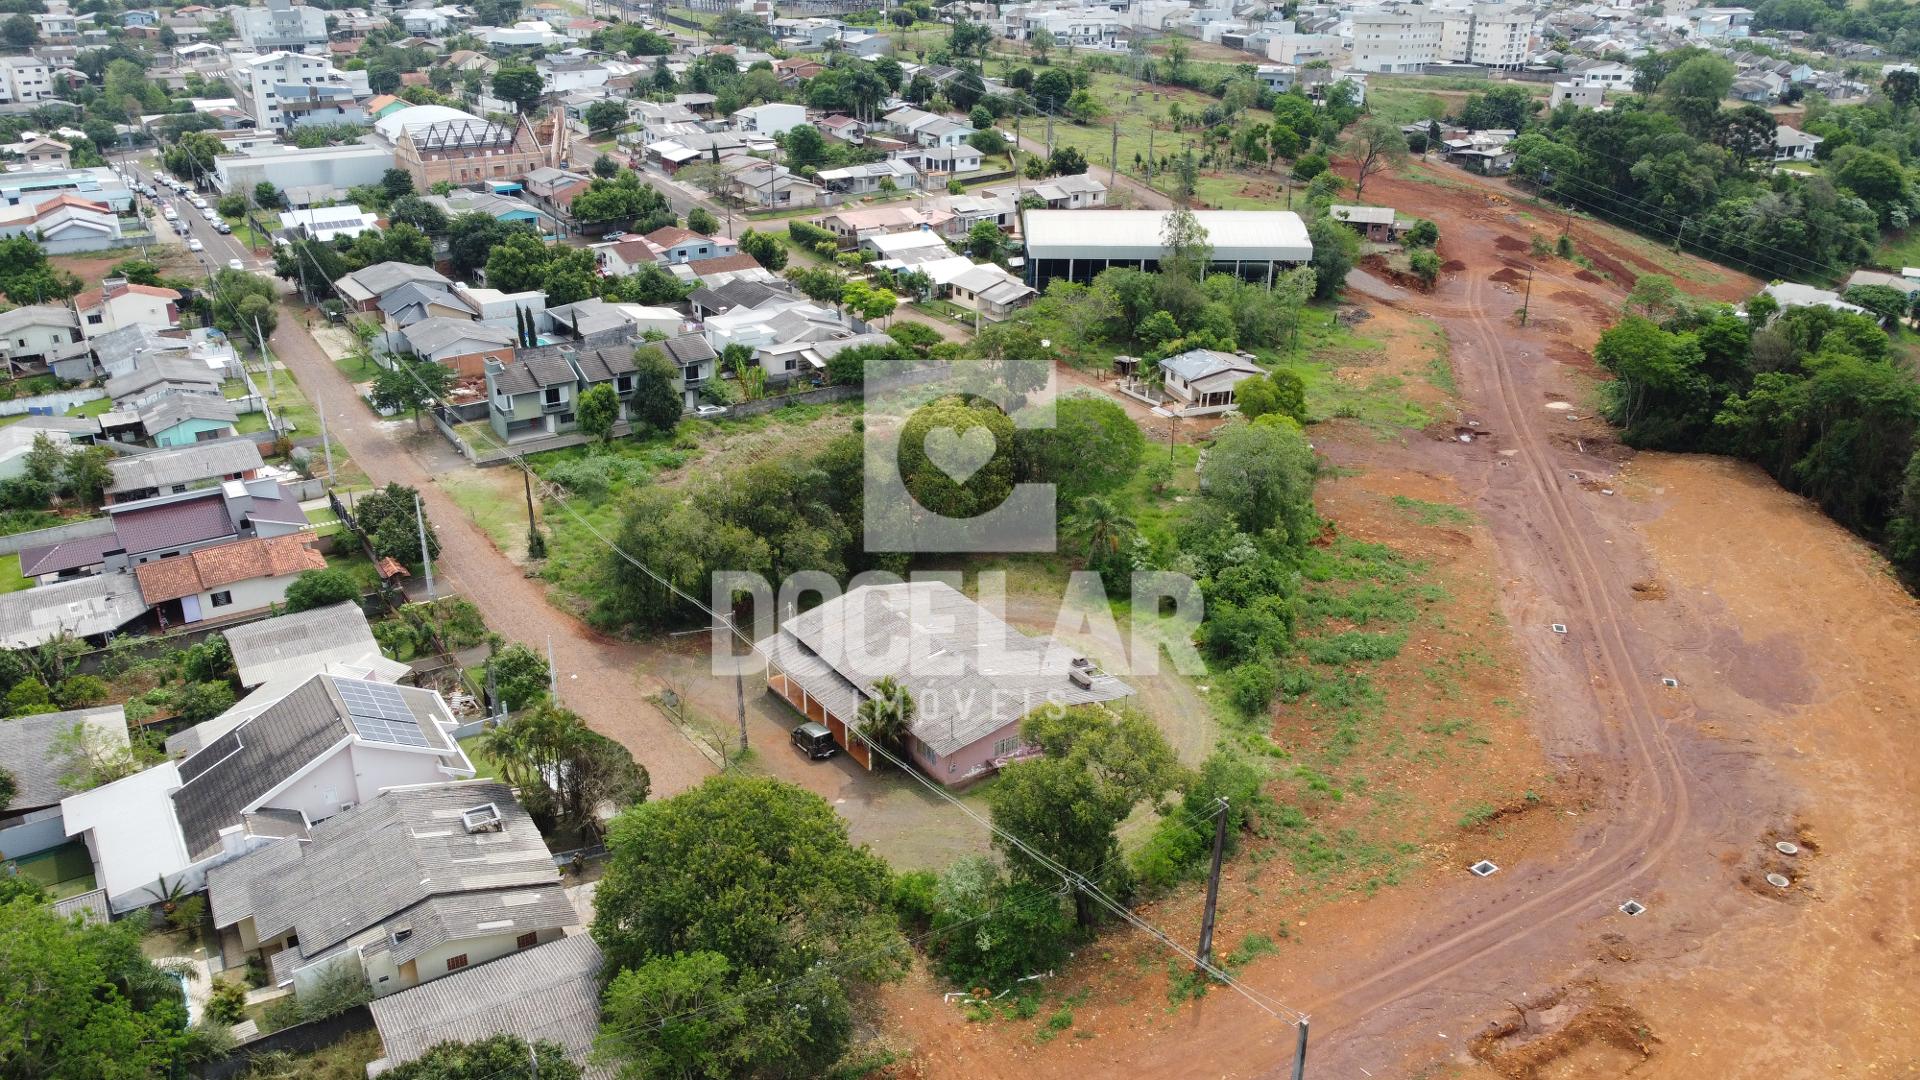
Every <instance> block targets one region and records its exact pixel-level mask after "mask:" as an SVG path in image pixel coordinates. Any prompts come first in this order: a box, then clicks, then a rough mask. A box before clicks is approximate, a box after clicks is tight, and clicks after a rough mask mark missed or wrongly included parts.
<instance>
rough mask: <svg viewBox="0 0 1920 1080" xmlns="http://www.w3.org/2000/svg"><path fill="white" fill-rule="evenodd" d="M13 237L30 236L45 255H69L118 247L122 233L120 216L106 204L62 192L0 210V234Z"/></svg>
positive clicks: (11, 175) (12, 177)
mask: <svg viewBox="0 0 1920 1080" xmlns="http://www.w3.org/2000/svg"><path fill="white" fill-rule="evenodd" d="M18 177H19V174H17V173H15V174H10V175H9V176H8V177H7V179H8V180H14V179H17V178H18ZM16 236H25V237H30V238H32V239H34V240H35V241H36V242H38V243H39V245H40V248H41V250H43V251H45V252H46V253H47V254H49V255H72V254H76V253H79V252H83V251H103V250H106V249H108V248H113V247H119V246H120V244H121V236H122V233H121V229H120V216H119V215H118V214H116V213H114V211H113V208H112V207H110V206H108V205H107V204H106V203H101V202H93V201H90V200H87V199H83V198H81V197H79V196H78V195H65V194H62V195H56V196H54V197H52V198H50V199H46V200H45V201H42V202H39V203H21V204H18V205H9V206H7V207H6V208H4V209H0V237H7V238H11V237H16Z"/></svg>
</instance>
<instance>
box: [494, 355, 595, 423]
mask: <svg viewBox="0 0 1920 1080" xmlns="http://www.w3.org/2000/svg"><path fill="white" fill-rule="evenodd" d="M485 372H486V379H487V422H488V423H489V424H491V425H492V426H493V431H494V434H495V435H497V436H499V437H500V439H501V441H502V442H509V443H511V442H515V441H518V440H521V439H529V438H546V437H548V436H551V435H559V434H564V433H566V432H569V431H573V430H575V429H576V428H578V427H579V426H580V425H579V419H578V415H577V413H576V408H577V400H578V395H579V392H580V386H579V376H578V374H577V373H576V372H575V371H574V370H573V365H571V364H569V363H568V362H567V361H566V359H565V358H564V357H561V356H557V355H556V356H540V357H529V358H527V359H524V360H503V359H500V358H497V357H492V356H489V357H487V359H486V366H485Z"/></svg>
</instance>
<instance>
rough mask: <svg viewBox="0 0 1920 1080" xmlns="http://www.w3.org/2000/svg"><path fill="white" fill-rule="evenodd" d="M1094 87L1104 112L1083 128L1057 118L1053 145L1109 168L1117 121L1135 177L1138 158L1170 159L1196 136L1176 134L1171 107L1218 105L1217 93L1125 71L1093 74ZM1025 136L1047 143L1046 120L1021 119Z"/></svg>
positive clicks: (1260, 119)
mask: <svg viewBox="0 0 1920 1080" xmlns="http://www.w3.org/2000/svg"><path fill="white" fill-rule="evenodd" d="M1089 90H1090V91H1091V92H1092V94H1093V97H1094V100H1095V101H1097V102H1099V104H1100V115H1099V116H1097V117H1096V118H1094V120H1093V122H1091V123H1089V124H1086V125H1084V126H1082V125H1079V124H1072V123H1066V122H1061V121H1055V123H1054V125H1053V144H1054V145H1055V146H1071V147H1074V148H1075V149H1078V150H1079V151H1080V153H1081V154H1083V155H1085V156H1086V159H1087V163H1088V164H1089V165H1091V166H1094V167H1096V169H1101V168H1105V167H1106V165H1107V163H1108V161H1109V159H1110V156H1111V155H1110V151H1111V149H1112V146H1113V125H1115V124H1116V123H1117V124H1118V125H1119V132H1120V145H1119V150H1120V171H1121V172H1125V173H1130V174H1133V175H1136V176H1137V175H1140V173H1141V169H1139V168H1136V167H1135V165H1134V160H1135V158H1136V156H1137V157H1138V158H1139V160H1140V161H1142V162H1145V161H1146V160H1147V158H1148V155H1149V152H1151V154H1152V156H1153V157H1155V158H1161V157H1169V156H1171V155H1173V154H1176V153H1179V152H1181V151H1182V150H1183V149H1184V148H1185V147H1186V145H1187V143H1188V142H1189V141H1192V140H1194V139H1195V137H1196V136H1195V133H1194V132H1192V131H1179V132H1176V131H1173V130H1172V129H1171V128H1170V127H1169V126H1168V122H1167V113H1168V106H1170V105H1173V104H1174V103H1176V102H1177V103H1178V104H1179V105H1180V109H1181V111H1182V113H1183V114H1193V115H1198V114H1199V113H1200V111H1201V110H1203V109H1205V108H1206V107H1207V106H1208V105H1211V104H1214V103H1215V102H1214V99H1213V98H1212V97H1210V96H1208V95H1206V94H1202V93H1200V92H1199V91H1197V90H1186V89H1182V88H1180V87H1177V86H1161V87H1149V86H1148V85H1147V84H1145V83H1142V82H1138V81H1136V80H1134V79H1130V78H1127V77H1126V76H1124V75H1111V74H1107V73H1105V72H1100V73H1096V74H1095V75H1094V76H1093V83H1092V85H1091V86H1090V87H1089ZM1270 119H1271V116H1270V115H1269V114H1267V113H1264V112H1260V111H1259V110H1257V109H1250V110H1248V111H1247V114H1246V117H1245V121H1246V122H1249V123H1253V122H1257V123H1265V122H1267V121H1268V120H1270ZM1020 134H1021V135H1022V136H1024V137H1026V138H1028V139H1032V140H1034V141H1035V142H1040V143H1043V144H1044V143H1045V141H1046V123H1045V121H1044V120H1034V119H1033V118H1031V117H1029V118H1027V120H1024V121H1022V122H1021V127H1020Z"/></svg>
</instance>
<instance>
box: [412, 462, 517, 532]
mask: <svg viewBox="0 0 1920 1080" xmlns="http://www.w3.org/2000/svg"><path fill="white" fill-rule="evenodd" d="M518 472H519V470H517V469H461V470H459V471H457V472H451V473H444V474H442V475H440V476H437V477H435V478H434V483H435V484H437V485H439V487H440V490H442V491H444V492H446V493H447V497H448V498H450V499H452V500H453V502H454V505H455V506H458V507H459V508H460V509H462V510H464V511H466V513H467V516H468V517H469V518H472V519H473V522H474V524H476V525H478V526H480V528H481V529H483V530H485V531H486V534H487V539H489V540H492V541H493V545H494V546H495V547H497V548H499V549H500V550H501V551H518V550H519V549H520V548H521V547H522V546H523V545H524V544H525V543H526V530H527V525H526V514H527V505H526V502H525V496H524V493H523V492H522V490H521V487H520V479H519V476H518Z"/></svg>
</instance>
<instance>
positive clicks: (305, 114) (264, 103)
mask: <svg viewBox="0 0 1920 1080" xmlns="http://www.w3.org/2000/svg"><path fill="white" fill-rule="evenodd" d="M231 82H232V84H233V88H234V97H235V99H237V100H238V101H239V102H240V107H241V108H242V109H244V110H245V111H246V113H247V115H248V116H251V117H253V121H254V123H255V125H257V126H258V127H260V128H262V129H265V130H268V131H292V130H293V129H294V128H297V127H304V126H307V125H315V124H317V125H325V124H364V123H366V122H367V114H366V110H365V109H363V108H362V107H361V106H360V105H359V104H358V99H359V98H361V97H364V96H366V94H367V92H368V90H367V73H366V72H364V71H342V70H340V69H339V68H336V67H334V66H333V64H332V62H331V61H329V60H327V59H326V58H325V57H320V56H308V55H306V54H305V53H298V52H286V51H280V52H271V53H267V54H265V55H263V56H254V57H247V58H242V59H238V60H235V61H234V66H233V73H232V78H231Z"/></svg>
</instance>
